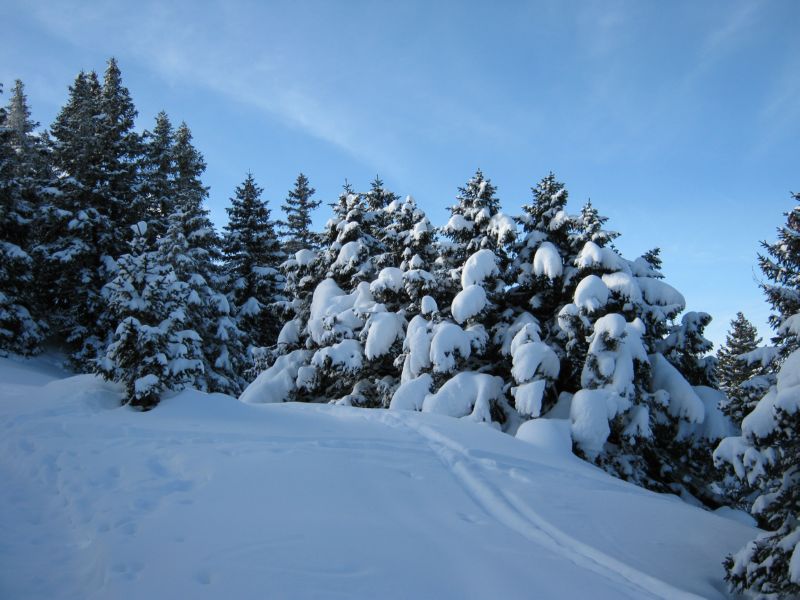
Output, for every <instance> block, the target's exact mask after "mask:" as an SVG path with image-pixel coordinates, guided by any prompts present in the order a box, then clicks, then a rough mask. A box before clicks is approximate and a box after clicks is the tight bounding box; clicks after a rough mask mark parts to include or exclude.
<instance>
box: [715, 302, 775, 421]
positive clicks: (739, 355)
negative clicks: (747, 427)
mask: <svg viewBox="0 0 800 600" xmlns="http://www.w3.org/2000/svg"><path fill="white" fill-rule="evenodd" d="M760 343H761V338H760V337H758V332H757V330H756V328H755V326H754V325H753V324H752V323H751V322H750V321H748V320H747V319H746V318H745V316H744V314H742V313H741V312H738V313H736V318H734V319H732V320H731V328H730V331H728V335H727V336H726V338H725V345H723V346H721V347H720V349H719V350H718V351H717V379H718V380H719V389H720V390H722V391H723V392H725V395H726V396H727V399H726V402H725V404H724V405H723V406H721V407H720V408H721V409H722V411H723V412H724V413H725V414H726V415H728V416H729V417H730V418H731V420H732V421H733V422H734V423H736V425H737V426H739V427H741V425H742V419H743V418H744V416H745V415H746V414H747V413H749V412H750V411H751V410H753V408H754V407H755V405H756V403H757V402H758V399H759V398H761V397H762V396H763V395H764V392H766V389H763V388H762V387H761V386H758V387H757V391H756V393H758V392H760V394H758V397H754V394H753V388H752V386H749V385H745V384H746V383H748V382H750V381H751V380H752V379H753V378H754V377H756V376H758V375H761V371H762V370H763V367H761V365H759V364H758V363H757V362H755V361H750V360H748V359H747V357H745V356H744V355H746V354H748V353H749V352H752V351H754V350H755V349H756V348H758V345H759V344H760ZM767 387H769V386H767Z"/></svg>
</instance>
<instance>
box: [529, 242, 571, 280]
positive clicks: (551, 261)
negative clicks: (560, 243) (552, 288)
mask: <svg viewBox="0 0 800 600" xmlns="http://www.w3.org/2000/svg"><path fill="white" fill-rule="evenodd" d="M563 269H564V265H563V264H562V262H561V255H560V254H559V253H558V249H557V248H556V247H555V246H554V245H553V244H551V243H550V242H542V245H541V246H539V248H538V249H537V250H536V254H535V255H534V257H533V274H534V275H537V276H540V277H541V276H542V275H544V276H545V277H547V278H548V279H555V278H556V277H561V273H562V272H563Z"/></svg>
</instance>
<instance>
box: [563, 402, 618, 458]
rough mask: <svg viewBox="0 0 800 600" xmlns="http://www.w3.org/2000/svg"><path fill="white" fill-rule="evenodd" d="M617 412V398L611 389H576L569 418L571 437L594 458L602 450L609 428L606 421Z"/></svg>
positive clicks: (585, 452) (588, 455) (587, 454)
mask: <svg viewBox="0 0 800 600" xmlns="http://www.w3.org/2000/svg"><path fill="white" fill-rule="evenodd" d="M617 413H618V398H617V397H616V394H614V392H613V391H611V390H605V389H599V390H587V389H583V390H578V392H577V393H576V394H575V395H574V396H573V397H572V404H571V405H570V413H569V418H570V421H571V427H570V431H571V433H572V439H573V440H575V443H576V444H578V446H580V448H581V450H583V452H584V454H586V456H587V457H589V458H590V459H594V458H595V457H596V456H597V455H598V454H600V452H601V451H602V450H603V445H604V444H605V443H606V440H607V439H608V436H609V434H610V433H611V428H610V427H609V425H608V421H609V420H610V419H613V418H614V417H615V416H616V415H617Z"/></svg>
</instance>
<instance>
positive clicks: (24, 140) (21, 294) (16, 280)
mask: <svg viewBox="0 0 800 600" xmlns="http://www.w3.org/2000/svg"><path fill="white" fill-rule="evenodd" d="M0 91H2V88H0ZM34 127H35V123H33V122H32V121H31V120H30V111H29V109H28V106H27V102H26V99H25V95H24V91H23V86H22V82H20V81H17V82H16V85H15V86H14V91H13V92H12V97H11V102H10V104H9V107H8V109H7V110H6V109H2V108H0V353H2V352H8V351H11V352H16V353H20V354H31V353H34V352H36V351H38V350H39V349H40V344H41V341H42V337H43V327H42V325H43V324H42V323H40V322H39V321H38V320H37V319H35V318H34V317H33V316H32V315H31V309H32V308H33V306H32V303H33V291H34V278H33V273H34V271H33V269H34V266H33V260H32V258H31V256H30V254H29V248H30V245H31V241H30V237H31V235H32V233H33V232H32V229H31V222H32V218H33V210H34V205H35V202H36V194H37V189H36V184H37V183H38V182H37V177H36V175H37V172H36V171H37V166H36V164H35V161H36V158H37V156H36V152H37V150H36V141H35V140H34V138H33V135H32V133H33V129H34Z"/></svg>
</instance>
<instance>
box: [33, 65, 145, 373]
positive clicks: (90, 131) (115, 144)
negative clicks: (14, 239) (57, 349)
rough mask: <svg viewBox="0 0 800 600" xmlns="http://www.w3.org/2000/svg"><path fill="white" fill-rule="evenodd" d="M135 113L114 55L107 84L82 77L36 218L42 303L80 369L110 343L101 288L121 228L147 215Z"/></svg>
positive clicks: (59, 127) (57, 135)
mask: <svg viewBox="0 0 800 600" xmlns="http://www.w3.org/2000/svg"><path fill="white" fill-rule="evenodd" d="M135 116H136V109H135V108H134V106H133V103H132V101H131V99H130V95H129V93H128V90H127V89H126V88H125V87H124V86H123V85H122V83H121V77H120V72H119V68H118V67H117V64H116V62H115V61H114V60H113V59H111V60H109V62H108V66H107V69H106V72H105V77H104V84H103V85H101V84H100V82H99V80H98V78H97V75H96V74H95V73H94V72H91V73H88V74H87V73H83V72H82V73H80V74H79V75H78V76H77V78H76V79H75V82H74V83H73V85H72V87H71V88H70V95H69V99H68V101H67V104H66V105H65V106H64V108H63V109H62V110H61V112H60V113H59V115H58V116H57V117H56V120H55V122H54V123H53V125H52V127H51V133H52V139H51V144H50V145H51V148H50V151H51V155H52V159H53V166H54V173H55V177H54V179H53V181H52V182H51V185H50V186H48V190H50V194H51V201H50V202H49V203H48V205H47V206H45V207H43V208H42V209H41V210H40V211H39V212H40V214H39V222H38V223H37V230H38V231H40V232H41V236H42V239H41V243H40V244H39V246H38V247H37V249H36V251H37V255H38V258H39V262H40V264H41V267H40V276H41V280H42V284H43V285H42V288H43V295H42V298H41V303H42V305H43V306H47V307H48V308H49V309H50V311H51V313H52V317H51V318H52V322H53V328H54V330H55V332H56V333H57V334H59V335H61V336H63V337H64V338H65V340H66V341H67V343H68V344H69V345H70V346H71V350H72V360H73V363H74V364H75V366H77V367H79V368H88V367H90V366H91V365H92V363H93V362H94V359H95V358H96V357H97V356H98V354H99V353H100V352H101V351H102V349H103V348H104V347H105V345H106V343H107V342H108V340H107V337H108V336H107V332H104V331H102V330H100V329H99V326H98V324H99V323H101V322H103V321H104V320H105V317H104V315H103V311H104V310H105V308H104V306H103V298H102V296H101V294H100V289H101V288H102V287H103V285H104V283H105V281H106V280H108V279H109V275H110V273H111V272H112V271H113V269H114V263H113V261H114V258H115V257H117V256H119V255H120V254H121V253H122V251H123V250H124V244H123V242H122V241H121V236H119V235H117V231H118V228H120V227H126V226H128V225H130V224H133V223H136V222H137V221H138V220H139V219H140V217H141V216H142V215H141V211H142V208H143V205H142V202H141V198H140V193H139V185H138V184H139V182H138V177H137V162H138V154H139V150H140V146H139V137H138V134H136V133H135V132H134V131H133V120H134V118H135Z"/></svg>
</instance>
